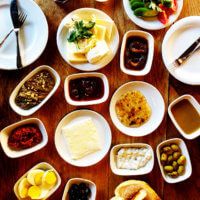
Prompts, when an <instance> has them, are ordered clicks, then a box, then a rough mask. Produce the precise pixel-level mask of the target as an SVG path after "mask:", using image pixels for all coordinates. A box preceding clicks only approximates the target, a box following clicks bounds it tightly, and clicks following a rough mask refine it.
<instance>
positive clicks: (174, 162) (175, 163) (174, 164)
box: [172, 161, 178, 171]
mask: <svg viewBox="0 0 200 200" xmlns="http://www.w3.org/2000/svg"><path fill="white" fill-rule="evenodd" d="M172 166H173V168H174V170H175V171H177V170H178V163H177V162H176V161H173V163H172Z"/></svg>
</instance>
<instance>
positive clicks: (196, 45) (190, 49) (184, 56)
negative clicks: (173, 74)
mask: <svg viewBox="0 0 200 200" xmlns="http://www.w3.org/2000/svg"><path fill="white" fill-rule="evenodd" d="M199 49H200V37H199V38H198V39H197V40H195V41H194V42H193V43H192V44H191V45H190V46H189V47H188V48H187V49H186V50H185V51H184V52H183V53H182V54H181V55H180V56H179V57H178V58H177V59H176V60H175V61H174V62H173V63H172V64H171V66H170V67H169V68H170V69H174V68H176V67H179V66H180V65H182V64H183V63H184V61H186V60H187V59H188V58H189V57H190V56H191V55H192V54H193V53H195V52H196V51H197V50H199Z"/></svg>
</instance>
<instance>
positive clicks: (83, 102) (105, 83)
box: [64, 72, 109, 106]
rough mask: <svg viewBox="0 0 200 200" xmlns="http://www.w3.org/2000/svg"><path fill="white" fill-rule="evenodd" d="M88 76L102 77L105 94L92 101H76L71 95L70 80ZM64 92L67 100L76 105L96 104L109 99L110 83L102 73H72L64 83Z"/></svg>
mask: <svg viewBox="0 0 200 200" xmlns="http://www.w3.org/2000/svg"><path fill="white" fill-rule="evenodd" d="M86 77H98V78H101V80H102V81H103V85H104V95H103V96H102V97H101V98H100V99H95V100H90V101H75V100H73V99H72V98H71V97H70V94H69V82H70V80H73V79H77V78H86ZM64 90H65V91H64V92H65V99H66V101H67V102H68V103H69V104H71V105H74V106H86V105H95V104H100V103H103V102H105V101H106V100H107V99H108V95H109V85H108V79H107V77H106V76H105V75H104V74H102V73H96V72H91V73H78V74H71V75H69V76H67V78H66V79H65V83H64Z"/></svg>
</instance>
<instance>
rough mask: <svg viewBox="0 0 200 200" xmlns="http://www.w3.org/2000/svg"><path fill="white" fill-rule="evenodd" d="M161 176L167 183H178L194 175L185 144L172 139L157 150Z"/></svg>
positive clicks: (179, 140) (160, 145) (162, 143)
mask: <svg viewBox="0 0 200 200" xmlns="http://www.w3.org/2000/svg"><path fill="white" fill-rule="evenodd" d="M156 154H157V159H158V163H159V167H160V170H161V174H162V176H163V178H164V180H165V181H166V182H167V183H178V182H182V181H184V180H186V179H188V178H189V177H190V176H191V174H192V165H191V161H190V156H189V153H188V150H187V146H186V144H185V142H184V141H183V140H182V139H180V138H172V139H169V140H165V141H164V142H161V143H160V144H159V145H158V146H157V150H156Z"/></svg>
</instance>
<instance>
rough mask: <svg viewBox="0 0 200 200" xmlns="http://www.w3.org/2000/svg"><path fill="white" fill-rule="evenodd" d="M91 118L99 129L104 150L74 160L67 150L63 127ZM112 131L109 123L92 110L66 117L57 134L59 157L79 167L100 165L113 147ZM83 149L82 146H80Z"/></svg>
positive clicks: (56, 143)
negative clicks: (111, 146)
mask: <svg viewBox="0 0 200 200" xmlns="http://www.w3.org/2000/svg"><path fill="white" fill-rule="evenodd" d="M88 117H90V118H91V119H92V120H93V122H94V124H95V126H96V127H97V130H98V134H99V136H100V142H101V144H102V149H101V150H100V151H97V152H95V153H93V154H90V155H87V156H85V157H84V158H81V159H78V160H73V159H72V158H71V156H70V152H69V150H68V148H67V142H66V139H65V137H64V135H63V134H62V131H61V129H62V127H63V126H66V125H68V124H71V123H74V122H76V121H77V122H78V121H81V120H83V119H86V118H88ZM111 138H112V135H111V130H110V126H109V124H108V122H107V121H106V120H105V119H104V118H103V117H102V116H101V115H100V114H98V113H96V112H94V111H91V110H76V111H73V112H71V113H69V114H68V115H66V116H65V117H64V118H63V119H62V120H61V121H60V123H59V124H58V126H57V128H56V132H55V145H56V149H57V151H58V153H59V155H60V156H61V157H62V158H63V159H64V160H65V161H66V162H68V163H70V164H71V165H74V166H78V167H87V166H91V165H94V164H96V163H98V162H99V161H100V160H102V159H103V158H104V156H105V155H106V154H107V152H108V151H109V148H110V145H111ZM80 148H81V146H80Z"/></svg>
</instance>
